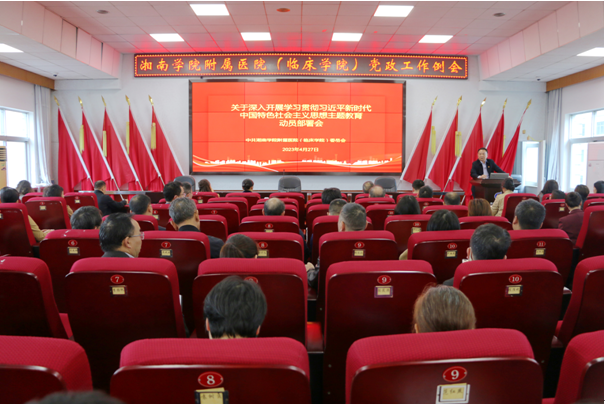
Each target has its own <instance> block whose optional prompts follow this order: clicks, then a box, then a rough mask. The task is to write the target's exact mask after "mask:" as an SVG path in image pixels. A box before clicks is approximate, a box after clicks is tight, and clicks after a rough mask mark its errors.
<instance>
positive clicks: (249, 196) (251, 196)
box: [225, 192, 260, 206]
mask: <svg viewBox="0 0 605 404" xmlns="http://www.w3.org/2000/svg"><path fill="white" fill-rule="evenodd" d="M225 197H226V198H246V200H247V201H248V206H254V205H256V203H257V202H258V200H259V199H260V194H259V193H256V192H230V193H228V194H227V195H225Z"/></svg>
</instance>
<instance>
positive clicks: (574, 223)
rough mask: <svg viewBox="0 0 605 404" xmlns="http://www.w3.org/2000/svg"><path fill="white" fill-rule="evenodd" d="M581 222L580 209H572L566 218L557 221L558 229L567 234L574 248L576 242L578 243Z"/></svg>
mask: <svg viewBox="0 0 605 404" xmlns="http://www.w3.org/2000/svg"><path fill="white" fill-rule="evenodd" d="M583 221H584V212H583V211H582V209H574V210H572V211H571V212H569V214H568V215H567V216H563V217H562V218H560V219H559V229H561V230H563V231H564V232H565V233H567V235H568V236H569V239H570V240H571V242H572V243H573V245H574V246H575V245H576V241H578V235H579V234H580V229H581V228H582V222H583Z"/></svg>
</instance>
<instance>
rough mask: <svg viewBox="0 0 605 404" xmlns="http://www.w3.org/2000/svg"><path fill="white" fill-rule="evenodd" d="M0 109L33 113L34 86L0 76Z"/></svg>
mask: <svg viewBox="0 0 605 404" xmlns="http://www.w3.org/2000/svg"><path fill="white" fill-rule="evenodd" d="M0 107H5V108H12V109H19V110H22V111H28V112H33V111H34V109H35V102H34V85H33V84H30V83H26V82H25V81H21V80H17V79H13V78H12V77H8V76H2V75H0ZM55 119H56V118H55Z"/></svg>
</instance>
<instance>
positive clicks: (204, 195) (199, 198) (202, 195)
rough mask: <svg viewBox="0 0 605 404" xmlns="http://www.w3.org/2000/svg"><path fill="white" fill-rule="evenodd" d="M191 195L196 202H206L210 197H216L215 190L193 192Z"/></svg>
mask: <svg viewBox="0 0 605 404" xmlns="http://www.w3.org/2000/svg"><path fill="white" fill-rule="evenodd" d="M191 196H192V198H193V199H194V200H195V201H196V202H197V203H206V202H208V200H209V199H210V198H218V194H217V193H216V192H193V193H192V195H191Z"/></svg>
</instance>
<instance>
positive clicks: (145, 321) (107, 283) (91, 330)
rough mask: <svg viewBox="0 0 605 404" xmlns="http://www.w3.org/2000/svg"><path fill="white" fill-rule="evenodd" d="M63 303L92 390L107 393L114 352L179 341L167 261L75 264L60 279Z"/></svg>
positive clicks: (175, 294) (174, 285) (179, 319)
mask: <svg viewBox="0 0 605 404" xmlns="http://www.w3.org/2000/svg"><path fill="white" fill-rule="evenodd" d="M65 297H66V301H67V312H68V314H69V322H70V324H71V327H72V331H73V334H74V340H75V341H76V342H77V343H79V344H80V345H82V347H83V348H84V349H85V350H86V354H87V355H88V360H89V361H90V366H91V370H92V377H93V382H94V385H95V388H102V389H108V387H109V380H110V378H111V375H112V374H113V372H115V370H116V369H117V368H118V367H119V361H120V351H121V350H122V348H124V347H125V346H126V345H127V344H129V343H130V342H132V341H136V340H139V339H144V338H184V337H185V327H184V324H183V314H182V312H181V305H180V304H179V280H178V276H177V272H176V268H175V267H174V264H173V263H172V262H170V261H168V260H159V259H149V258H136V259H132V258H85V259H81V260H79V261H77V262H76V263H75V264H74V265H73V267H72V268H71V272H70V273H69V274H68V275H67V277H66V279H65Z"/></svg>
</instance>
